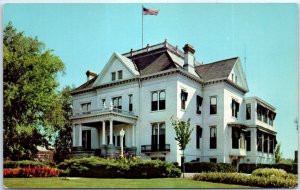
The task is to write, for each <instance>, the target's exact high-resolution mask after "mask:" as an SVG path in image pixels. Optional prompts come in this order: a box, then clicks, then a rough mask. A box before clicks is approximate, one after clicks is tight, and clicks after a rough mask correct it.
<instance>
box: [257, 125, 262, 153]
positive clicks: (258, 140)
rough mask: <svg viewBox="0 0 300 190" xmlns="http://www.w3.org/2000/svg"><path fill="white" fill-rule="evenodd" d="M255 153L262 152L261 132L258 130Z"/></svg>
mask: <svg viewBox="0 0 300 190" xmlns="http://www.w3.org/2000/svg"><path fill="white" fill-rule="evenodd" d="M256 135H257V151H259V152H261V151H262V132H261V131H260V130H257V133H256Z"/></svg>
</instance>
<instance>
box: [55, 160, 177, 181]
mask: <svg viewBox="0 0 300 190" xmlns="http://www.w3.org/2000/svg"><path fill="white" fill-rule="evenodd" d="M58 168H59V169H61V170H62V171H61V172H62V175H63V176H66V175H69V176H72V177H94V178H154V177H179V176H180V174H181V172H180V169H179V168H177V167H176V166H175V165H174V164H172V163H168V162H163V161H159V160H140V159H136V158H133V159H126V158H121V159H109V158H108V159H105V158H96V157H89V158H79V159H70V160H66V161H64V162H62V163H61V164H59V165H58Z"/></svg>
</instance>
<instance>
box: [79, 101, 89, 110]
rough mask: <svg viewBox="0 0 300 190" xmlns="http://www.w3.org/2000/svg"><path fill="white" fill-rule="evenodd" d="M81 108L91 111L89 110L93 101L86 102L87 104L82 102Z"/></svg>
mask: <svg viewBox="0 0 300 190" xmlns="http://www.w3.org/2000/svg"><path fill="white" fill-rule="evenodd" d="M81 110H82V111H83V112H89V111H91V102H89V103H85V104H81Z"/></svg>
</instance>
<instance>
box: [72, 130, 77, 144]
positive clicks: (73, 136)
mask: <svg viewBox="0 0 300 190" xmlns="http://www.w3.org/2000/svg"><path fill="white" fill-rule="evenodd" d="M75 135H76V126H75V125H73V126H72V146H73V147H75V146H76V143H75V139H76V137H75Z"/></svg>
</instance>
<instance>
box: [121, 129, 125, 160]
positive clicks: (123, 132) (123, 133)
mask: <svg viewBox="0 0 300 190" xmlns="http://www.w3.org/2000/svg"><path fill="white" fill-rule="evenodd" d="M124 135H125V131H124V130H123V128H122V129H121V131H120V136H121V157H123V138H124Z"/></svg>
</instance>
